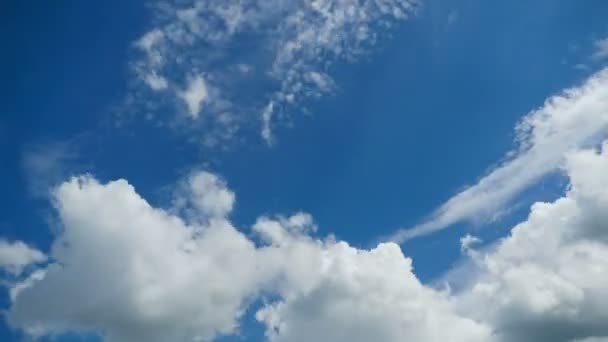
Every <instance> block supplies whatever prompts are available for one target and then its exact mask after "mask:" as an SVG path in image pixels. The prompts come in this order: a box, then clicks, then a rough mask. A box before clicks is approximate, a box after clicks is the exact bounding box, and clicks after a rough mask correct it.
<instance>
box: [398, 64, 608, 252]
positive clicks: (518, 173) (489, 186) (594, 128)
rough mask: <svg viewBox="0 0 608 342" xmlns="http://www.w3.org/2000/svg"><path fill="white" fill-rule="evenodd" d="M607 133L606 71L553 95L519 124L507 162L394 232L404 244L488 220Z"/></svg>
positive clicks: (607, 90)
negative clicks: (425, 216) (422, 218)
mask: <svg viewBox="0 0 608 342" xmlns="http://www.w3.org/2000/svg"><path fill="white" fill-rule="evenodd" d="M607 136H608V69H603V70H601V71H599V72H597V73H596V74H594V75H593V76H591V77H590V78H589V79H588V80H586V81H585V82H584V83H583V84H582V85H580V86H578V87H574V88H570V89H567V90H565V91H564V92H563V93H562V94H559V95H556V96H553V97H551V98H549V99H548V100H547V101H546V102H545V104H544V105H543V106H542V107H541V108H539V109H537V110H535V111H532V112H531V113H529V114H527V115H526V116H525V117H524V118H523V119H522V120H521V121H520V123H519V124H518V126H517V127H516V148H515V149H514V150H513V151H511V152H510V153H509V154H508V155H507V158H506V161H505V162H503V163H502V164H500V165H499V166H498V167H497V168H495V169H493V170H492V171H491V172H489V173H488V174H487V175H486V176H484V177H482V178H481V179H480V180H479V181H478V182H477V183H476V184H475V185H473V186H471V187H468V188H466V189H465V190H464V191H462V192H460V193H458V194H456V195H455V196H453V197H452V198H450V199H449V200H448V201H446V202H445V203H444V204H442V205H441V206H440V207H439V208H438V209H437V210H436V211H435V212H434V213H432V215H431V217H430V218H429V219H428V220H426V221H425V222H423V223H421V224H419V225H417V226H415V227H411V228H407V229H402V230H400V231H398V232H396V233H395V234H394V235H393V236H392V237H391V238H390V239H391V240H392V241H397V242H403V241H405V240H408V239H411V238H414V237H416V236H420V235H425V234H429V233H432V232H435V231H438V230H441V229H444V228H447V227H448V226H450V225H452V224H454V223H457V222H461V221H467V220H469V221H475V220H486V219H488V218H491V217H492V216H493V215H495V214H496V213H497V212H500V211H501V209H504V207H505V205H507V204H508V203H509V202H510V201H511V200H513V198H514V197H515V196H517V195H518V194H520V193H521V192H522V191H524V190H525V189H526V188H527V187H528V186H530V185H531V184H533V183H535V182H537V181H538V180H540V179H541V178H542V177H543V176H546V175H547V174H549V173H551V172H554V171H556V170H558V169H559V168H560V167H561V166H562V165H563V162H564V157H565V155H566V154H567V153H568V152H569V151H573V150H576V149H578V148H580V147H583V146H589V145H592V144H594V143H598V142H600V141H602V139H603V138H606V137H607Z"/></svg>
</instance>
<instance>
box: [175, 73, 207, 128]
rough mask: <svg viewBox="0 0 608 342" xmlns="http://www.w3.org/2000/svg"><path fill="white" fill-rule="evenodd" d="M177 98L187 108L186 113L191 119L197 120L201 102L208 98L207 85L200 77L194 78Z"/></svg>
mask: <svg viewBox="0 0 608 342" xmlns="http://www.w3.org/2000/svg"><path fill="white" fill-rule="evenodd" d="M178 96H179V98H181V99H182V101H184V103H185V104H186V106H187V107H188V112H189V113H190V116H191V117H192V118H193V119H196V118H198V115H199V113H200V111H201V106H202V104H203V102H204V101H205V100H206V99H207V97H208V96H209V94H208V92H207V85H206V83H205V80H204V79H203V78H202V77H201V76H196V77H194V78H192V79H191V80H190V82H189V83H188V86H187V88H186V89H184V90H183V91H180V92H179V93H178Z"/></svg>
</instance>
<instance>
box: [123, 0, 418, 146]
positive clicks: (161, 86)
mask: <svg viewBox="0 0 608 342" xmlns="http://www.w3.org/2000/svg"><path fill="white" fill-rule="evenodd" d="M417 5H418V1H417V0H362V1H361V0H314V1H304V0H287V1H283V0H280V1H279V0H270V1H269V0H264V1H258V0H256V1H248V2H242V1H236V0H230V1H226V0H211V1H209V0H206V1H202V0H192V1H185V2H184V1H180V2H178V3H173V2H163V3H159V4H158V6H157V7H156V12H155V22H156V24H155V26H154V28H152V29H151V30H149V31H148V32H147V33H146V34H144V35H143V36H142V37H141V38H140V39H139V40H138V41H137V42H135V47H136V49H137V50H138V51H139V52H140V54H139V58H138V59H136V60H135V61H134V63H133V70H134V71H135V74H136V75H137V79H138V80H139V81H140V82H141V84H140V85H138V89H139V90H140V91H141V90H144V94H149V92H146V91H145V90H146V89H147V90H148V91H150V92H152V94H154V96H153V97H148V98H146V99H143V101H147V102H149V101H155V100H150V98H153V99H158V98H159V96H160V97H161V98H164V99H169V100H168V102H169V103H170V106H172V107H171V108H173V109H175V108H180V106H175V104H176V103H174V102H178V103H179V102H181V103H182V104H185V106H184V107H185V108H186V109H187V110H186V112H187V114H188V115H187V116H188V117H189V118H190V119H194V121H197V119H199V118H201V117H202V116H205V117H206V120H207V121H204V120H203V121H200V122H197V123H190V125H193V124H194V125H196V124H198V125H201V127H205V128H209V126H210V125H211V124H210V123H209V121H210V122H212V123H213V122H217V121H218V118H221V117H222V116H223V115H226V114H225V113H229V114H230V115H231V116H233V117H235V118H238V119H239V120H240V124H243V123H246V122H244V121H250V120H251V118H252V117H254V118H256V119H255V121H256V123H257V124H256V127H258V130H259V131H260V134H261V136H262V137H263V138H264V139H265V140H266V141H267V142H270V141H271V140H272V126H273V125H274V123H275V122H276V121H277V120H280V118H281V117H283V116H285V115H286V114H288V112H291V111H301V110H302V108H301V107H302V105H303V102H304V101H306V100H308V99H311V98H318V97H321V96H323V95H325V94H328V93H331V92H332V91H333V89H335V84H334V81H333V79H332V77H331V75H330V72H329V68H330V66H331V64H332V63H334V62H335V61H337V60H346V61H356V60H357V59H358V58H359V57H360V56H361V55H364V54H365V53H367V52H368V51H369V50H370V49H371V48H373V46H374V45H375V44H377V42H378V40H379V38H380V37H382V36H385V35H386V32H387V31H389V30H390V29H391V28H392V27H394V26H395V25H396V24H397V23H398V22H400V21H403V20H405V19H407V18H408V16H410V15H411V14H413V13H414V12H415V10H416V8H417ZM203 74H204V75H205V77H204V78H202V77H201V76H200V75H203ZM193 75H199V76H193ZM142 86H143V87H142ZM242 89H247V90H248V94H243V93H242ZM211 90H213V91H211ZM202 102H204V104H205V105H204V106H201V103H202ZM296 105H298V106H296ZM219 121H221V120H219ZM234 125H235V123H234V121H233V122H232V125H231V126H230V127H231V128H234ZM215 128H216V129H217V130H219V134H220V135H223V136H224V137H225V138H229V137H230V136H231V135H229V136H226V134H225V132H223V130H225V128H223V127H222V125H221V124H220V125H219V127H215ZM209 134H210V133H209Z"/></svg>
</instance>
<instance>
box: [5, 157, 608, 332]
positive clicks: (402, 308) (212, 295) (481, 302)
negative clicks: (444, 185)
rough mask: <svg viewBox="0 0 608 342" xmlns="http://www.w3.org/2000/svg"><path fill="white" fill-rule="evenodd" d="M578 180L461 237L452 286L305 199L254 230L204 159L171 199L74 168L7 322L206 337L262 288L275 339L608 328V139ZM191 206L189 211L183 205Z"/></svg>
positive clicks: (266, 321)
mask: <svg viewBox="0 0 608 342" xmlns="http://www.w3.org/2000/svg"><path fill="white" fill-rule="evenodd" d="M564 167H565V171H566V173H567V174H568V176H569V177H570V181H571V187H570V189H569V190H568V192H567V193H566V194H565V195H564V197H562V198H560V199H558V200H556V201H555V202H552V203H537V204H535V205H533V206H532V208H531V211H530V216H529V218H528V219H527V220H526V221H524V222H522V223H521V224H519V225H517V226H516V227H515V228H513V230H512V231H511V234H510V235H509V236H508V237H505V238H504V239H502V240H500V241H499V242H497V243H496V244H495V245H494V246H493V248H489V249H486V250H484V251H478V250H475V249H474V248H475V247H474V245H475V243H476V242H477V240H476V239H475V238H474V237H471V236H468V237H465V238H463V252H465V253H466V254H467V255H468V256H469V257H470V258H471V263H472V264H473V268H474V271H472V272H469V273H467V274H466V277H467V279H466V282H465V283H466V284H467V285H466V286H463V287H462V288H461V289H459V290H458V291H456V292H450V291H447V290H438V289H436V288H434V287H431V286H429V285H425V284H422V283H421V282H420V281H419V280H418V279H417V277H416V275H415V273H414V271H413V267H412V260H411V259H409V258H407V257H406V256H404V255H403V253H402V252H401V250H400V248H399V246H398V245H396V244H394V243H383V244H379V245H378V246H377V247H376V248H373V249H370V250H365V249H358V248H355V247H352V246H350V245H349V244H348V243H347V242H344V241H336V240H335V239H334V238H331V237H328V238H325V239H318V238H314V237H313V234H314V232H315V231H316V226H315V224H314V222H313V220H312V217H311V216H310V215H308V214H305V213H297V214H295V215H292V216H277V217H268V216H263V217H260V218H259V219H258V220H257V222H256V223H255V224H254V225H253V227H252V235H251V236H250V237H247V236H245V235H244V234H243V233H241V232H239V231H238V230H237V229H236V228H235V227H234V226H233V225H232V223H231V222H230V221H229V220H228V218H227V215H228V214H229V212H230V210H231V208H232V206H233V204H234V194H233V193H232V192H231V191H230V190H229V189H228V188H227V187H226V184H225V182H223V181H222V180H221V179H220V178H219V177H217V176H215V175H212V174H210V173H207V172H195V173H193V174H192V175H191V176H189V177H188V178H187V179H186V180H184V181H183V182H181V183H179V185H178V189H177V190H176V197H177V198H183V200H181V201H179V200H177V199H176V202H175V203H179V205H176V208H179V210H178V212H181V213H184V212H187V213H188V214H187V215H186V217H185V218H182V217H181V216H179V215H178V214H176V213H175V208H172V209H161V208H154V207H152V206H150V205H149V204H148V203H147V202H146V201H145V200H144V199H143V198H141V197H140V196H139V195H138V194H137V193H136V191H135V189H134V188H133V187H132V186H130V185H129V184H128V183H127V182H126V181H124V180H119V181H114V182H110V183H107V184H101V183H99V182H97V181H96V180H95V179H93V178H91V177H90V176H85V177H79V178H74V179H72V180H70V181H68V182H65V183H63V184H62V185H61V186H59V187H58V188H57V190H56V191H55V204H56V209H57V212H58V215H59V219H60V221H61V223H62V226H63V230H62V231H61V232H60V234H59V236H58V237H57V239H56V241H55V243H54V246H53V249H52V253H51V259H52V260H53V263H52V264H51V265H49V266H47V267H45V268H42V269H40V270H39V271H38V272H35V273H34V274H32V276H31V277H30V278H28V279H26V280H25V281H23V282H21V283H18V284H16V285H15V286H14V287H13V291H12V300H13V302H12V306H11V308H10V309H9V312H8V316H7V317H8V319H9V322H10V324H12V325H13V326H15V327H19V328H22V329H24V330H25V331H27V332H28V333H29V334H32V335H34V336H37V335H47V334H53V333H58V332H62V331H73V330H76V331H79V330H80V331H93V332H97V333H100V334H101V335H102V336H104V338H105V340H106V341H110V342H117V341H118V342H123V341H139V340H146V341H169V340H170V341H210V340H213V339H214V338H216V337H218V336H220V335H225V334H233V333H235V332H237V331H238V325H239V319H240V318H241V317H242V315H243V314H244V312H245V310H246V309H247V308H249V307H250V306H251V305H252V303H254V302H256V299H260V298H265V299H264V300H263V301H262V304H261V307H259V308H255V311H256V314H255V317H256V319H257V320H258V322H260V323H261V324H263V326H264V327H265V329H266V338H267V339H268V340H269V341H275V342H281V341H296V342H297V341H310V340H319V341H328V342H334V341H335V342H338V341H345V340H347V341H370V340H374V341H383V342H384V341H385V342H392V341H403V340H416V341H446V340H452V341H467V342H474V341H490V342H515V341H517V342H527V341H529V342H532V341H534V342H574V341H587V342H590V341H603V340H605V339H606V338H608V328H607V327H606V325H605V322H606V320H608V316H607V312H606V310H605V308H606V307H607V305H608V290H607V289H606V286H605V284H606V283H608V229H607V227H608V216H607V214H606V213H608V210H607V209H608V145H607V146H605V147H604V148H603V149H602V150H583V151H577V152H570V153H568V154H567V156H566V158H565V162H564ZM186 209H188V210H186Z"/></svg>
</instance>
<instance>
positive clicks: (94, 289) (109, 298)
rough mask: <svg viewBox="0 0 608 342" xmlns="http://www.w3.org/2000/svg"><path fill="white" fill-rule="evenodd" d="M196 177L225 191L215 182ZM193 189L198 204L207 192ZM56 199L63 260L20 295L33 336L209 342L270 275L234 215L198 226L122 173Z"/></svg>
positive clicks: (17, 319)
mask: <svg viewBox="0 0 608 342" xmlns="http://www.w3.org/2000/svg"><path fill="white" fill-rule="evenodd" d="M199 177H203V178H208V177H207V176H205V174H201V175H199ZM191 184H192V185H194V186H203V187H204V186H207V187H208V189H210V191H211V192H212V193H217V189H216V188H215V187H216V185H217V184H216V183H215V182H214V181H213V180H212V181H211V182H210V181H202V182H201V181H199V180H198V178H196V177H195V180H194V181H193V182H192V183H191ZM198 190H200V189H197V190H196V191H198ZM192 196H193V198H194V199H195V200H194V201H193V204H194V205H195V207H193V210H196V206H197V205H198V204H199V203H203V204H204V199H203V200H201V201H200V202H199V201H198V199H199V198H198V196H197V195H196V192H194V191H193V195H192ZM220 197H221V196H220ZM55 200H56V205H57V211H58V213H59V218H60V220H61V222H62V223H63V230H62V232H61V234H60V236H59V237H58V238H57V240H56V242H55V244H54V246H53V252H52V258H53V260H54V261H55V262H54V263H53V264H52V265H51V266H49V267H48V268H46V269H45V270H44V274H43V275H42V276H39V275H37V276H38V277H40V278H41V279H40V280H38V281H33V282H30V284H28V285H27V286H22V287H21V288H20V289H19V290H18V291H17V292H16V293H15V294H14V298H15V301H14V304H13V306H12V308H11V312H10V315H9V319H10V321H11V323H12V324H15V325H18V326H21V327H23V328H24V329H25V330H26V331H28V332H29V333H30V334H32V335H40V334H52V333H55V332H61V331H64V330H81V331H97V332H99V333H101V334H103V335H104V336H105V338H106V339H107V340H108V341H120V342H123V341H125V342H126V341H197V340H202V341H207V340H210V339H211V338H212V337H214V336H216V335H219V334H227V333H231V332H233V331H234V329H235V327H236V326H237V321H236V320H237V318H238V317H239V316H240V315H241V314H242V310H243V308H244V305H245V302H246V300H247V298H249V297H250V296H252V295H253V294H254V293H255V292H256V289H257V288H258V287H259V286H258V282H259V279H260V277H263V274H260V272H259V271H257V265H256V260H257V258H256V256H255V253H256V250H255V246H254V244H253V243H252V242H251V241H249V240H248V239H247V238H246V237H245V236H244V235H242V234H241V233H239V232H238V231H236V230H235V229H234V227H233V226H232V225H231V224H230V223H229V222H227V221H226V220H225V219H224V218H222V217H221V216H216V217H213V218H212V219H211V220H210V221H209V222H207V223H206V224H205V225H202V224H201V225H188V224H187V223H185V222H184V221H183V220H181V219H180V218H178V217H176V216H172V215H170V214H168V213H167V212H166V211H164V210H161V209H156V208H153V207H151V206H150V205H149V204H148V203H147V202H146V201H145V200H144V199H142V198H141V197H140V196H139V195H137V193H135V191H134V189H133V187H131V186H130V185H129V184H128V183H127V182H126V181H122V180H121V181H115V182H111V183H108V184H105V185H104V184H100V183H98V182H97V181H95V180H94V179H92V178H90V177H81V178H75V179H72V180H71V181H69V182H66V183H64V184H62V185H61V186H60V187H59V188H57V190H56V192H55ZM205 209H208V210H206V211H205V212H212V213H214V214H221V213H222V212H221V210H223V209H224V208H220V209H221V210H220V209H217V207H215V206H212V207H211V208H207V207H206V208H205Z"/></svg>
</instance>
